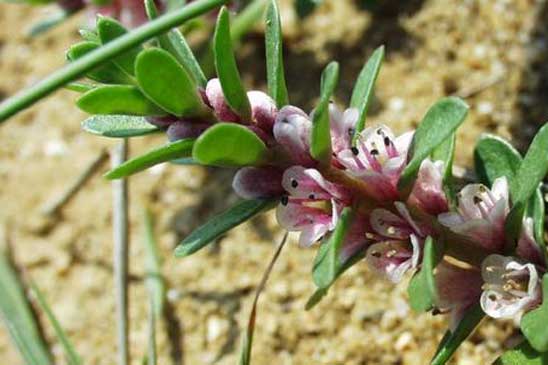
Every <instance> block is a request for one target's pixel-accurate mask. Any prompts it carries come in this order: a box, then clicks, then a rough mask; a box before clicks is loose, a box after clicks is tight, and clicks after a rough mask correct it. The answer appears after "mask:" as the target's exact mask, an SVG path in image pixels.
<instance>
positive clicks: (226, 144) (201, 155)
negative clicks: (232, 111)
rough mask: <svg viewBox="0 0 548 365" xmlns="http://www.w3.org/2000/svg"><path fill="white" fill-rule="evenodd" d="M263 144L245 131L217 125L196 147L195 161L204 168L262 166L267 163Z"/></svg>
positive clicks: (221, 124)
mask: <svg viewBox="0 0 548 365" xmlns="http://www.w3.org/2000/svg"><path fill="white" fill-rule="evenodd" d="M267 155H268V150H267V148H266V146H265V144H264V142H263V141H262V140H261V139H260V138H259V137H257V135H256V134H255V133H253V132H252V131H250V130H249V129H247V128H246V127H244V126H242V125H239V124H234V123H218V124H215V125H214V126H213V127H210V128H208V129H207V130H206V131H205V132H204V133H203V134H202V135H201V136H200V137H199V138H198V139H197V140H196V143H195V144H194V149H193V151H192V157H193V158H194V160H196V161H197V162H199V163H201V164H203V165H214V166H247V165H259V164H261V163H264V162H265V161H266V159H267Z"/></svg>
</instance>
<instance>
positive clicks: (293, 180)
mask: <svg viewBox="0 0 548 365" xmlns="http://www.w3.org/2000/svg"><path fill="white" fill-rule="evenodd" d="M297 186H299V182H298V181H297V180H295V179H292V180H291V187H293V188H296V187H297Z"/></svg>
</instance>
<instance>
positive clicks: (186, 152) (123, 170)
mask: <svg viewBox="0 0 548 365" xmlns="http://www.w3.org/2000/svg"><path fill="white" fill-rule="evenodd" d="M193 146H194V139H182V140H179V141H176V142H171V143H168V144H166V145H164V146H160V147H158V148H155V149H153V150H152V151H149V152H147V153H145V154H144V155H141V156H138V157H135V158H132V159H131V160H128V161H126V162H124V163H123V164H121V165H118V166H116V167H115V168H113V169H112V170H110V171H109V172H107V173H106V174H105V177H106V178H107V179H110V180H113V179H121V178H124V177H127V176H130V175H133V174H136V173H137V172H140V171H143V170H146V169H148V168H149V167H152V166H154V165H157V164H159V163H162V162H166V161H171V160H175V159H177V158H182V157H188V156H190V155H191V154H192V147H193Z"/></svg>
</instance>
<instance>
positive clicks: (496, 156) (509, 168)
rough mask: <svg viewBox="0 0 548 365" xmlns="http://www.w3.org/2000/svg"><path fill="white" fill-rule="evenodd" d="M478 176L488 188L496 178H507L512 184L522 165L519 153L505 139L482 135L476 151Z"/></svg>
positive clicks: (475, 161)
mask: <svg viewBox="0 0 548 365" xmlns="http://www.w3.org/2000/svg"><path fill="white" fill-rule="evenodd" d="M474 164H475V169H476V174H477V175H478V178H479V179H480V181H481V182H483V183H484V184H486V185H487V186H491V185H493V182H494V181H495V179H496V178H498V177H501V176H506V178H507V179H508V183H509V184H512V182H513V180H514V176H515V174H516V171H517V170H518V169H519V165H520V164H521V155H520V154H519V152H518V151H517V150H516V149H515V148H514V147H513V146H512V145H511V144H510V143H508V142H507V141H505V140H504V139H502V138H500V137H497V136H492V135H489V134H485V135H482V136H481V137H480V140H479V141H478V143H477V144H476V148H475V150H474Z"/></svg>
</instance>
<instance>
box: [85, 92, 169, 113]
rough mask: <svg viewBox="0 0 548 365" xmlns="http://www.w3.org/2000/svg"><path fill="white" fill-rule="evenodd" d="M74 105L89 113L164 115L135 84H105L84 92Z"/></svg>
mask: <svg viewBox="0 0 548 365" xmlns="http://www.w3.org/2000/svg"><path fill="white" fill-rule="evenodd" d="M76 105H77V106H78V107H79V108H80V109H82V110H83V111H85V112H87V113H90V114H128V115H147V116H149V115H164V114H165V112H164V111H163V110H161V109H160V108H158V107H157V106H156V105H155V104H153V103H152V102H151V101H149V100H148V99H147V98H146V97H145V96H144V95H143V93H142V92H141V91H140V90H139V89H138V88H136V87H135V86H129V85H105V86H100V87H97V88H95V89H92V90H90V91H88V92H86V93H84V94H83V95H82V96H80V98H79V99H78V100H77V101H76Z"/></svg>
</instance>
